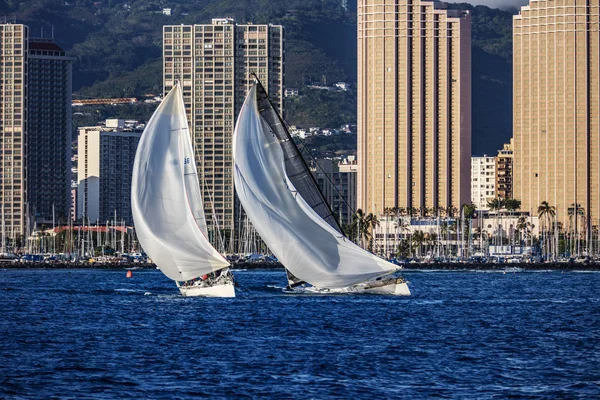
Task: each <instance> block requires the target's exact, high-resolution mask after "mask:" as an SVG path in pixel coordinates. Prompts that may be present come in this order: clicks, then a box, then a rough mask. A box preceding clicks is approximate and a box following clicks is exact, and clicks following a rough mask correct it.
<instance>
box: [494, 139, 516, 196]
mask: <svg viewBox="0 0 600 400" xmlns="http://www.w3.org/2000/svg"><path fill="white" fill-rule="evenodd" d="M496 196H497V197H498V198H499V199H512V198H513V139H510V143H505V144H504V146H503V147H502V150H498V156H496Z"/></svg>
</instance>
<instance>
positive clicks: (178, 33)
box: [163, 18, 284, 232]
mask: <svg viewBox="0 0 600 400" xmlns="http://www.w3.org/2000/svg"><path fill="white" fill-rule="evenodd" d="M283 49H284V39H283V28H282V27H281V26H275V25H253V24H247V25H238V24H236V22H235V21H234V20H233V19H230V18H221V19H213V20H212V23H211V24H205V25H173V26H164V27H163V67H164V68H163V73H164V77H163V78H164V79H163V82H164V91H165V93H167V92H168V91H169V90H170V89H171V88H172V87H173V85H174V84H175V81H177V80H178V81H179V82H180V83H181V85H182V87H183V95H184V102H185V105H186V109H187V114H188V123H189V124H190V132H191V135H192V142H193V144H194V148H195V156H196V163H197V168H198V177H199V179H200V188H201V190H202V193H203V200H204V207H205V210H204V212H205V215H206V221H207V223H208V226H209V230H210V229H211V226H213V227H215V226H216V227H218V228H219V229H221V230H229V231H230V232H234V231H235V229H236V228H235V225H237V224H236V219H239V216H240V215H241V207H240V206H239V204H237V202H236V201H235V194H234V186H233V149H232V137H233V129H234V126H235V120H236V118H237V115H238V113H239V110H240V109H241V106H242V104H243V102H244V99H245V96H246V93H247V90H248V89H249V87H250V85H251V84H252V82H253V80H252V77H251V73H255V74H256V75H257V76H258V78H259V79H260V81H261V82H262V84H263V86H265V88H266V89H267V91H268V93H269V96H270V97H271V100H272V101H273V102H274V104H275V106H276V107H277V108H278V109H279V111H280V112H282V110H283V89H282V88H283V78H284V74H283V67H284V50H283Z"/></svg>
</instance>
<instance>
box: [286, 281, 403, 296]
mask: <svg viewBox="0 0 600 400" xmlns="http://www.w3.org/2000/svg"><path fill="white" fill-rule="evenodd" d="M286 292H287V293H306V294H318V295H330V294H378V295H388V296H410V289H409V288H408V282H406V281H405V280H404V279H402V278H390V279H385V280H381V281H369V282H365V283H360V284H358V285H354V286H349V287H345V288H336V289H333V288H318V287H315V286H308V287H298V288H293V289H286Z"/></svg>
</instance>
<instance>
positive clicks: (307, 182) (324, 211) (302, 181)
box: [256, 80, 343, 234]
mask: <svg viewBox="0 0 600 400" xmlns="http://www.w3.org/2000/svg"><path fill="white" fill-rule="evenodd" d="M256 85H257V90H256V97H257V99H256V100H257V102H258V111H259V113H260V115H261V116H262V118H263V122H264V123H265V127H267V128H268V129H269V130H270V131H271V132H272V133H273V134H274V135H275V136H276V137H277V138H278V139H279V142H280V144H281V148H282V149H283V154H284V159H285V172H286V175H287V177H288V179H289V180H290V181H291V182H292V184H293V185H294V187H295V188H296V190H297V191H298V193H299V194H300V195H301V196H302V198H303V199H304V201H306V202H307V203H308V205H309V206H311V208H312V209H313V210H314V211H315V212H316V213H317V214H319V216H320V217H321V218H323V219H324V220H325V221H326V222H327V223H328V224H329V225H331V226H332V227H333V228H334V229H335V230H337V231H338V232H340V233H342V229H341V228H340V225H339V223H338V221H337V219H336V218H335V215H334V214H333V212H332V211H331V208H330V207H329V204H327V201H326V200H325V197H324V196H323V193H321V190H319V187H318V186H317V182H316V181H315V178H314V177H313V175H312V174H311V172H310V170H309V169H308V166H307V165H306V162H305V161H304V159H303V158H302V154H300V151H299V150H298V148H297V147H296V144H295V143H294V140H293V139H292V137H291V136H290V134H289V132H288V130H287V127H286V126H285V123H284V122H283V119H282V118H281V117H280V116H279V113H278V112H277V110H275V108H274V107H273V105H272V104H271V101H270V100H269V97H268V95H267V93H266V91H265V88H264V87H263V86H262V85H261V83H260V82H258V80H257V84H256ZM342 234H343V233H342Z"/></svg>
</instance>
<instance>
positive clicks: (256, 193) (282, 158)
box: [233, 84, 397, 288]
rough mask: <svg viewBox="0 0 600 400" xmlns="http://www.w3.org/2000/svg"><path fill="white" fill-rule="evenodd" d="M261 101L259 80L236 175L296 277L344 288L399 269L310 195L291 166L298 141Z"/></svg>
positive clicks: (240, 135)
mask: <svg viewBox="0 0 600 400" xmlns="http://www.w3.org/2000/svg"><path fill="white" fill-rule="evenodd" d="M259 101H260V102H261V105H264V102H263V101H262V99H261V97H260V96H258V95H257V84H255V85H254V86H253V87H252V88H251V89H250V91H249V93H248V96H247V97H246V100H245V102H244V105H243V106H242V109H241V111H240V115H239V117H238V121H237V124H236V128H235V133H234V140H233V152H234V180H235V187H236V192H237V195H238V198H239V199H240V201H241V203H242V205H243V207H244V210H245V211H246V214H247V215H248V217H249V218H250V220H251V221H252V224H253V225H254V226H255V228H256V230H257V231H258V233H259V234H260V236H261V237H262V239H263V240H264V241H265V243H267V245H268V246H269V248H270V249H271V251H272V252H273V253H274V254H275V255H276V256H277V258H278V259H279V260H280V261H281V263H282V264H283V265H284V266H285V267H286V268H287V269H288V270H289V271H290V272H291V273H292V274H293V275H294V276H295V277H297V278H298V279H301V280H304V281H306V282H308V283H310V284H312V285H314V286H317V287H322V288H343V287H347V286H351V285H354V284H357V283H361V282H365V281H367V280H369V279H372V278H375V277H378V276H381V275H385V274H387V273H390V272H393V271H395V270H396V269H397V268H396V266H394V265H393V264H391V263H389V262H387V261H385V260H382V259H380V258H379V257H376V256H374V255H373V254H371V253H369V252H367V251H365V250H363V249H361V248H360V247H358V246H357V245H355V244H354V243H352V242H351V241H350V240H348V239H346V237H345V236H344V235H343V234H341V233H340V232H339V230H338V229H335V228H334V227H333V226H332V225H331V224H329V223H328V222H326V221H325V220H324V218H322V217H321V215H320V213H319V212H317V211H316V209H318V207H316V208H315V209H313V207H312V206H311V204H309V203H308V202H307V201H306V200H305V199H304V193H302V192H300V191H299V190H298V189H297V188H296V186H295V184H294V183H293V181H292V180H291V179H290V177H289V176H290V175H294V173H295V172H296V170H295V169H292V170H291V171H288V170H287V169H286V168H287V167H288V166H289V165H290V162H289V160H290V159H291V158H290V157H286V155H285V152H284V150H283V149H282V147H283V146H286V143H290V144H292V145H293V143H291V141H289V136H288V137H287V138H280V137H279V136H278V134H277V132H276V130H277V129H278V128H277V125H276V124H277V121H274V122H275V123H273V119H271V120H270V121H268V120H267V119H266V118H264V115H265V114H264V111H265V110H264V109H259V104H258V102H259ZM267 102H268V99H267ZM269 106H270V105H269ZM279 123H280V124H281V120H280V119H279ZM273 126H274V127H275V129H273ZM280 126H281V127H282V129H285V128H284V127H283V125H280ZM296 151H297V150H296ZM295 178H296V177H295ZM311 179H312V178H311ZM296 182H298V181H296ZM304 182H307V181H304ZM313 184H314V181H313ZM315 189H316V190H317V191H318V189H317V188H315ZM321 198H322V195H321ZM317 200H318V199H317ZM311 202H313V200H312V199H311ZM316 205H317V206H318V205H319V204H316ZM325 206H326V207H327V208H328V206H327V205H326V204H325ZM325 214H327V212H325Z"/></svg>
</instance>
